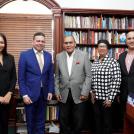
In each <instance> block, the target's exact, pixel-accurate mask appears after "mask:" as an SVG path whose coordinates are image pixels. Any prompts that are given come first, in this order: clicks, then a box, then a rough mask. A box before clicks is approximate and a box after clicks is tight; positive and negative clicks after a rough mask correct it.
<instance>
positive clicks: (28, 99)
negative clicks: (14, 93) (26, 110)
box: [23, 96, 33, 105]
mask: <svg viewBox="0 0 134 134" xmlns="http://www.w3.org/2000/svg"><path fill="white" fill-rule="evenodd" d="M23 101H24V103H25V104H26V105H29V104H31V103H33V102H32V101H31V99H30V98H29V96H26V97H24V98H23Z"/></svg>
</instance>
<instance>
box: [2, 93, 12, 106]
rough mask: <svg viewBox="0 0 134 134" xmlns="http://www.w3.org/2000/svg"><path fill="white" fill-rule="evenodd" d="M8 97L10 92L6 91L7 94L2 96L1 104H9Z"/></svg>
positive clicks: (9, 97)
mask: <svg viewBox="0 0 134 134" xmlns="http://www.w3.org/2000/svg"><path fill="white" fill-rule="evenodd" d="M10 99H11V93H7V94H6V95H5V96H4V97H3V101H2V104H9V101H10Z"/></svg>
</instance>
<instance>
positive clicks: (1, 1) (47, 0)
mask: <svg viewBox="0 0 134 134" xmlns="http://www.w3.org/2000/svg"><path fill="white" fill-rule="evenodd" d="M12 1H15V0H0V8H1V7H3V6H4V5H6V4H8V3H10V2H12ZM34 1H37V2H39V3H41V4H43V5H44V6H46V7H47V8H49V9H59V8H60V6H59V4H58V3H57V2H56V1H55V0H34Z"/></svg>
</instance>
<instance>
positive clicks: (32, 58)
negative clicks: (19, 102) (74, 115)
mask: <svg viewBox="0 0 134 134" xmlns="http://www.w3.org/2000/svg"><path fill="white" fill-rule="evenodd" d="M43 53H44V67H43V71H42V73H41V71H40V67H39V64H38V61H37V58H36V55H35V53H34V50H33V49H30V50H28V51H25V52H22V53H21V54H20V59H19V66H18V82H19V88H20V94H21V96H24V95H28V96H29V97H30V99H31V100H32V101H33V102H35V101H36V100H37V99H38V97H39V95H40V90H41V81H42V84H43V95H44V98H45V99H46V100H47V96H48V93H53V89H54V76H53V64H52V57H51V54H50V53H48V52H46V51H44V52H43Z"/></svg>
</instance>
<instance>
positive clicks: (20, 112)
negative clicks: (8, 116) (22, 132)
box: [16, 107, 26, 122]
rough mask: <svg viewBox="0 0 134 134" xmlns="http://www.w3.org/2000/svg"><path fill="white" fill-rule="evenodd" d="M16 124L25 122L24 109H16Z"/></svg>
mask: <svg viewBox="0 0 134 134" xmlns="http://www.w3.org/2000/svg"><path fill="white" fill-rule="evenodd" d="M16 119H17V122H26V113H25V108H24V107H16Z"/></svg>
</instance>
